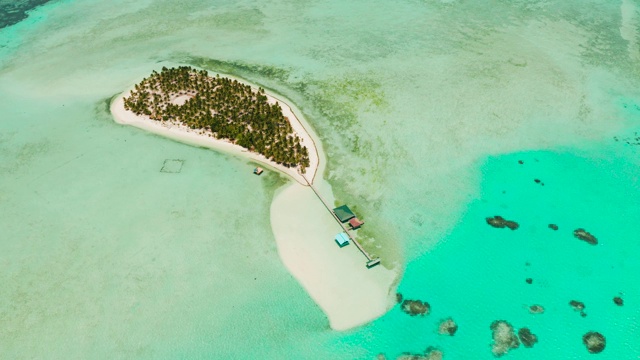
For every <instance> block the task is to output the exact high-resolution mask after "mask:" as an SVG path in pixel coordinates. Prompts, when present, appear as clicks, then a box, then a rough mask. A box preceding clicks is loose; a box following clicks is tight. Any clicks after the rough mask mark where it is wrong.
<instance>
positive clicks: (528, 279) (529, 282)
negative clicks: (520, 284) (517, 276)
mask: <svg viewBox="0 0 640 360" xmlns="http://www.w3.org/2000/svg"><path fill="white" fill-rule="evenodd" d="M524 281H526V282H527V284H533V279H532V278H526V279H525V280H524Z"/></svg>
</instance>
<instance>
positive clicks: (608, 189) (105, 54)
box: [0, 1, 640, 359]
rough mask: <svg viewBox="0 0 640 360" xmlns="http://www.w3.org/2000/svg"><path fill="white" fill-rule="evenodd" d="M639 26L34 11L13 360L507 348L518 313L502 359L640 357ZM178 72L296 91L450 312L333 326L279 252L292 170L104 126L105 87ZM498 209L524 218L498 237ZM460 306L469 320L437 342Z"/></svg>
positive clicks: (10, 97)
mask: <svg viewBox="0 0 640 360" xmlns="http://www.w3.org/2000/svg"><path fill="white" fill-rule="evenodd" d="M291 14H295V15H296V16H292V15H291ZM637 18H638V11H637V8H636V6H635V4H634V3H633V2H630V1H623V2H619V3H616V2H609V1H606V2H605V1H600V2H598V1H594V2H591V3H589V4H587V5H584V4H583V3H577V2H568V3H567V2H565V3H563V4H561V5H552V4H547V3H544V2H526V3H524V2H512V3H495V4H492V6H491V7H488V6H487V5H486V4H485V3H481V2H472V3H462V2H436V1H426V2H424V1H423V2H420V1H404V2H396V3H394V4H390V3H388V2H383V1H380V2H375V3H372V2H370V1H368V2H364V1H354V2H349V3H345V2H337V1H336V2H333V3H331V2H329V3H325V4H323V5H319V4H311V3H309V2H305V1H288V2H287V1H281V2H278V1H273V2H269V3H268V4H267V3H260V2H253V1H246V2H235V1H234V2H231V1H218V2H215V3H211V2H201V1H191V2H187V3H184V2H183V3H181V4H180V5H175V4H174V3H173V2H170V1H143V2H137V3H136V4H134V5H130V4H128V3H124V2H123V3H118V2H110V3H104V2H96V1H60V2H54V3H49V4H47V5H46V6H44V7H42V8H38V9H36V10H35V11H33V12H32V13H31V14H30V16H29V18H28V19H26V20H24V21H22V22H20V23H18V24H16V25H14V26H11V27H7V28H4V29H2V30H0V66H1V68H0V78H1V79H2V81H0V95H1V96H0V109H1V110H2V120H0V149H1V151H0V169H1V170H2V176H0V215H1V216H0V229H2V234H3V236H2V237H1V238H0V247H1V248H2V255H0V264H2V267H3V269H6V271H5V272H3V273H2V274H0V281H1V282H2V283H3V284H6V285H5V289H6V290H5V291H3V293H2V295H0V324H2V326H1V327H0V329H1V330H0V335H1V336H0V337H1V338H3V339H5V340H4V341H5V342H6V344H7V345H6V346H3V349H4V350H5V352H4V354H5V355H3V356H7V357H8V358H21V357H24V358H31V357H43V356H54V357H71V358H83V357H86V356H87V354H101V355H96V357H101V356H103V357H146V358H175V357H184V358H203V357H206V358H255V357H256V354H259V355H260V356H263V357H264V358H274V359H275V358H282V357H283V356H286V357H297V358H308V359H318V358H322V357H325V358H344V359H354V358H358V359H360V358H362V359H371V358H372V357H373V356H375V355H376V354H378V352H385V353H387V354H389V355H390V356H395V355H397V354H399V353H400V352H403V351H411V352H418V351H421V350H423V349H424V348H426V347H427V346H429V345H434V346H439V347H441V348H442V349H443V350H444V351H445V357H446V358H447V359H465V358H468V357H469V356H473V357H474V358H491V354H490V348H489V344H490V342H491V339H490V338H491V334H490V331H489V324H490V322H491V321H493V320H495V319H499V318H500V319H502V318H503V319H506V320H508V321H510V322H512V323H513V324H514V325H515V326H516V327H521V326H529V327H530V328H531V329H532V331H533V332H534V333H536V334H537V335H538V336H539V338H540V343H539V344H537V345H536V346H535V347H534V348H533V349H523V348H520V349H518V350H515V351H513V352H512V353H509V354H508V355H507V356H506V357H507V358H530V357H532V356H536V357H540V358H549V359H552V358H558V359H565V358H576V359H581V358H586V357H587V356H589V354H588V353H587V352H586V350H585V349H584V347H583V346H582V344H581V342H580V336H581V335H582V333H584V332H586V331H588V330H591V329H592V328H593V330H598V331H601V332H602V333H603V334H605V335H606V336H607V339H608V345H607V349H606V350H605V352H604V353H603V354H601V355H600V357H602V358H605V357H611V358H633V357H637V356H639V353H640V350H639V349H638V347H637V344H634V343H633V342H632V340H633V339H636V338H637V335H638V333H639V332H640V330H639V329H638V325H637V324H638V320H639V318H640V316H639V314H638V310H637V308H636V307H634V306H633V304H634V303H637V302H638V298H639V295H638V289H637V287H635V288H634V286H633V285H634V283H635V282H634V281H633V278H632V274H634V273H637V272H638V269H637V266H636V265H635V264H634V261H633V255H634V254H637V253H638V245H637V243H634V242H633V234H635V233H636V232H637V230H636V229H637V227H636V226H635V221H634V219H637V218H638V210H637V209H634V207H633V206H634V205H635V204H637V203H638V192H637V190H636V189H637V183H638V178H637V175H636V174H637V168H638V160H637V159H638V156H637V155H638V153H637V150H636V149H637V147H633V146H627V145H626V144H625V143H624V141H618V142H616V141H615V140H613V137H614V136H618V137H619V138H632V137H633V132H634V131H635V130H636V129H637V127H638V111H637V110H636V108H637V105H636V104H637V103H638V100H637V98H638V97H639V96H638V92H637V90H636V89H637V88H638V80H639V79H638V78H637V75H636V74H635V72H634V69H635V68H634V66H635V65H636V61H637V49H636V48H637V46H636V45H635V44H637V28H638V26H637ZM620 28H622V31H621V30H620ZM159 61H169V62H173V63H187V64H194V65H200V66H204V67H207V68H209V69H210V70H212V71H216V70H217V71H221V72H224V73H232V74H235V75H238V76H241V77H244V78H246V79H248V80H250V81H252V82H255V83H258V84H261V85H263V86H265V87H268V88H271V89H274V90H276V91H277V92H279V93H282V94H284V95H286V96H287V97H288V98H289V99H291V100H293V101H294V102H295V104H296V105H297V106H298V107H299V108H301V109H302V110H303V111H304V112H305V116H306V117H307V119H309V120H310V121H311V122H312V123H313V124H314V126H315V127H316V130H317V132H318V133H319V135H320V136H321V138H322V140H323V144H324V147H325V149H326V151H327V154H328V157H329V161H330V164H329V167H328V170H327V173H326V175H325V176H326V178H327V179H328V180H329V182H330V183H331V184H332V186H333V189H334V191H335V192H336V195H337V197H338V198H340V199H342V200H344V201H347V202H349V203H355V204H357V206H358V210H359V211H360V212H362V213H364V214H365V215H366V216H367V220H368V225H371V226H370V227H369V229H370V230H369V231H370V232H371V233H372V234H375V235H376V237H377V238H378V241H379V243H377V244H372V245H371V246H376V245H377V246H381V248H382V249H384V251H385V262H386V264H385V265H386V266H389V267H392V266H396V267H397V268H400V269H404V270H405V273H404V276H403V280H402V282H401V284H400V287H399V291H400V292H402V293H403V294H405V296H406V297H409V298H411V297H415V298H422V299H423V300H427V301H429V302H430V303H431V305H432V308H433V313H432V314H431V315H429V316H428V317H426V318H424V319H415V318H410V317H408V316H406V315H405V314H402V313H401V312H400V311H399V310H398V308H397V307H396V308H394V309H393V310H391V312H390V313H389V314H388V315H386V316H384V317H383V318H381V319H380V320H378V321H376V322H374V323H373V324H371V325H369V326H366V327H363V328H362V329H357V330H354V331H351V332H347V333H333V332H331V331H330V330H329V329H328V323H327V321H326V319H325V318H324V317H323V314H322V312H321V311H320V310H319V309H318V308H317V306H315V304H313V302H312V301H311V300H310V299H309V298H308V296H307V295H306V293H305V292H304V291H303V290H302V288H301V287H300V286H299V285H298V284H297V283H296V282H295V280H294V279H292V278H291V276H289V275H288V273H287V272H286V270H285V269H284V267H283V266H282V264H281V263H280V260H279V258H278V255H277V252H276V249H275V244H274V239H273V236H272V234H271V230H270V226H269V204H270V200H271V198H272V196H273V192H274V191H275V190H276V189H277V188H278V187H279V186H280V185H281V180H278V178H277V177H276V176H270V177H268V178H267V179H263V178H256V177H253V176H247V174H250V172H251V169H252V165H251V164H249V163H246V162H245V161H242V160H239V159H235V158H232V157H228V156H225V155H221V154H217V153H214V152H211V151H207V150H204V149H198V148H192V147H189V146H185V145H181V144H177V143H174V142H171V141H168V140H165V139H161V138H158V137H155V136H152V135H148V134H144V133H141V132H140V131H136V130H135V129H128V128H123V127H120V126H117V125H116V124H114V123H113V121H112V120H111V119H110V117H109V115H108V113H107V112H106V104H107V103H108V100H109V99H110V97H111V96H113V95H114V94H117V93H119V92H121V91H122V89H124V88H126V87H128V86H130V85H131V84H133V83H135V82H136V81H138V80H139V78H140V77H141V76H144V75H145V74H147V73H148V72H149V70H150V69H151V68H153V67H154V66H156V65H157V62H159ZM532 149H533V150H536V151H532V152H530V150H532ZM545 149H546V150H551V151H537V150H545ZM523 150H526V152H521V151H523ZM501 154H507V155H501ZM165 159H184V160H185V163H184V166H183V168H182V170H181V172H180V174H165V173H161V172H160V171H159V170H160V169H161V167H162V164H163V162H164V160H165ZM520 159H522V160H523V161H524V164H523V165H521V166H520V165H519V164H517V160H520ZM535 159H537V160H538V161H537V162H536V161H535ZM534 178H539V179H541V180H542V181H543V182H544V183H545V186H544V187H541V186H539V185H537V184H535V182H534V181H533V179H534ZM502 191H506V193H505V194H503V193H502ZM493 215H503V216H505V217H507V218H513V219H515V220H516V221H518V222H520V224H521V227H520V229H518V230H516V231H514V232H510V231H509V230H506V229H493V228H491V227H489V226H487V225H486V224H485V223H484V218H485V217H487V216H493ZM618 215H619V216H618ZM551 222H553V223H557V224H558V225H559V226H560V230H559V231H557V232H553V231H551V230H549V229H548V228H547V227H546V225H547V224H548V223H551ZM246 224H250V225H251V226H247V225H246ZM576 227H585V228H586V229H587V230H589V231H591V232H593V233H594V234H595V235H596V236H597V237H598V238H599V239H600V245H598V246H597V247H590V246H589V245H587V244H585V243H583V242H580V241H579V240H577V239H575V238H573V236H572V235H571V232H570V231H572V230H573V229H574V228H576ZM550 242H553V243H552V245H553V246H550ZM474 250H475V251H474ZM478 255H480V256H478ZM527 261H529V262H530V266H526V265H525V263H526V262H527ZM452 269H456V271H452ZM526 277H532V278H533V279H534V282H533V284H531V285H528V284H526V283H525V282H524V279H525V278H526ZM586 284H589V286H587V285H586ZM620 291H622V292H624V298H625V301H626V305H625V306H624V307H622V308H618V307H615V306H614V305H613V303H612V301H611V298H612V297H613V296H615V295H617V294H618V292H620ZM574 297H575V298H576V299H578V300H582V301H584V302H585V303H586V305H587V310H586V312H587V314H588V316H587V317H586V318H581V317H580V316H579V314H577V313H574V312H573V310H571V309H570V308H569V306H568V301H569V300H571V299H573V298H574ZM532 303H540V304H543V305H545V307H546V309H547V311H546V312H545V314H543V315H538V316H533V315H530V314H528V312H527V310H526V308H525V306H526V305H530V304H532ZM448 316H453V317H454V318H455V319H456V320H457V321H458V323H459V325H460V330H459V332H458V333H457V334H456V336H455V337H453V338H442V337H440V336H439V335H436V334H435V329H436V325H437V322H438V320H440V319H441V318H444V317H448ZM556 322H557V323H556ZM558 324H559V325H558ZM565 326H566V327H567V328H566V329H565V330H564V331H562V330H560V329H562V328H564V327H565ZM34 339H37V341H36V340H34ZM51 354H53V355H51ZM470 354H472V355H470Z"/></svg>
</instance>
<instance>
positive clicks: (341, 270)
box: [271, 183, 398, 330]
mask: <svg viewBox="0 0 640 360" xmlns="http://www.w3.org/2000/svg"><path fill="white" fill-rule="evenodd" d="M365 226H366V225H365ZM271 228H272V230H273V233H274V235H275V238H276V242H277V245H278V252H279V253H280V257H281V258H282V262H283V263H284V265H285V266H286V267H287V269H288V270H289V272H290V273H291V274H292V275H293V276H294V277H295V278H296V279H297V280H298V281H299V282H300V284H302V286H303V287H304V288H305V290H306V291H307V292H308V293H309V295H310V296H311V298H313V300H314V301H315V302H316V304H318V306H320V308H321V309H322V310H323V311H324V313H325V314H326V315H327V317H328V318H329V323H330V325H331V328H332V329H334V330H348V329H351V328H354V327H357V326H359V325H363V324H365V323H367V322H369V321H372V320H374V319H376V318H378V317H380V316H381V315H383V314H384V313H385V312H386V311H387V310H388V309H389V308H390V307H391V306H392V304H393V301H394V299H395V295H394V293H393V288H394V282H395V280H396V278H397V276H398V274H397V273H396V272H395V271H391V270H387V269H386V268H384V267H383V266H381V265H379V266H376V267H374V268H371V269H367V268H366V266H365V263H366V258H365V257H364V255H363V254H362V253H361V252H360V251H359V250H358V248H357V247H356V246H355V245H353V244H349V245H347V246H345V247H343V248H340V247H339V246H338V245H337V244H336V242H335V241H333V239H334V237H335V236H336V234H338V233H340V232H341V231H342V228H341V227H340V225H338V223H337V222H336V221H335V220H334V218H333V217H332V216H331V214H330V213H329V212H328V211H327V209H326V208H324V206H323V205H322V203H321V202H320V201H319V200H318V199H317V198H316V196H315V194H314V193H313V190H312V189H310V188H309V187H304V186H300V185H298V184H295V183H293V184H290V185H289V186H287V187H286V188H285V189H284V190H281V191H280V192H279V193H278V194H277V195H276V197H275V199H274V201H273V203H272V204H271Z"/></svg>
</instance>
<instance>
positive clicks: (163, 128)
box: [112, 66, 319, 185]
mask: <svg viewBox="0 0 640 360" xmlns="http://www.w3.org/2000/svg"><path fill="white" fill-rule="evenodd" d="M112 112H113V113H114V115H115V117H116V120H117V121H118V122H120V123H124V124H129V125H134V126H137V127H141V128H145V129H146V130H151V131H153V132H155V133H158V134H161V135H169V136H170V137H174V138H176V139H178V140H181V141H186V142H195V143H197V144H198V145H203V144H204V143H206V146H208V147H212V148H216V149H218V150H222V151H226V152H231V153H234V154H238V155H245V156H246V157H249V158H251V159H253V160H256V161H259V162H261V163H263V164H265V165H268V166H269V167H271V168H274V169H277V170H280V171H281V172H283V173H285V174H288V175H290V176H292V177H293V178H294V179H296V180H297V181H298V182H300V183H301V184H303V185H308V184H310V183H312V182H313V178H314V176H315V172H316V170H317V166H318V157H319V156H318V154H317V149H316V147H315V142H314V141H313V139H312V138H311V136H310V135H309V134H308V132H307V129H306V128H305V126H304V125H303V124H302V123H301V122H300V120H299V119H298V118H297V117H296V116H295V115H294V114H293V111H291V108H290V107H289V106H288V105H286V104H284V103H281V101H278V100H277V99H276V98H274V97H273V96H271V95H268V94H266V93H265V90H264V89H263V88H254V87H252V86H250V85H247V84H244V83H242V82H240V81H238V80H235V79H231V78H229V77H221V76H220V75H216V76H215V77H213V76H209V73H208V72H207V71H206V70H198V69H194V68H192V67H190V66H180V67H173V68H167V67H163V68H162V69H161V71H160V72H157V71H155V70H154V71H152V73H151V75H150V76H149V77H147V78H144V79H143V80H142V81H140V82H139V83H138V84H136V85H135V86H134V87H133V88H132V89H131V90H130V91H129V92H126V93H125V94H123V96H122V97H120V98H118V99H117V100H116V101H115V102H114V104H112ZM207 140H208V142H207ZM305 175H307V176H305Z"/></svg>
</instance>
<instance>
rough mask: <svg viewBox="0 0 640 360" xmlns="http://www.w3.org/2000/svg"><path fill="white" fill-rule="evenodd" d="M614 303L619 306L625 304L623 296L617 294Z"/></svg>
mask: <svg viewBox="0 0 640 360" xmlns="http://www.w3.org/2000/svg"><path fill="white" fill-rule="evenodd" d="M613 303H614V304H616V305H618V306H622V305H624V300H622V298H621V297H620V296H616V297H614V298H613Z"/></svg>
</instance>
